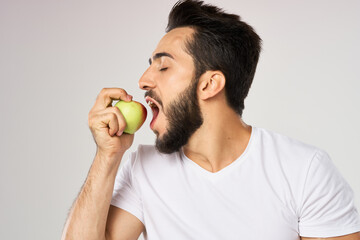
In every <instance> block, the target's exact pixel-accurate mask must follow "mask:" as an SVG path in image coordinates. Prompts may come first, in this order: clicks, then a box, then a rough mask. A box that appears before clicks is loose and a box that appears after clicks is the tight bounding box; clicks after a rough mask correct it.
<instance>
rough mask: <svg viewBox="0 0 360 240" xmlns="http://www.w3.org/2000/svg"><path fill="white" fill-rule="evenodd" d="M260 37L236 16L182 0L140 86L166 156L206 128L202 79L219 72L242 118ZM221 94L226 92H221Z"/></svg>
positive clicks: (157, 144)
mask: <svg viewBox="0 0 360 240" xmlns="http://www.w3.org/2000/svg"><path fill="white" fill-rule="evenodd" d="M260 41H261V40H260V38H259V37H258V35H257V34H256V33H255V32H254V31H253V29H252V28H251V27H250V26H248V25H247V24H246V23H244V22H242V21H240V20H239V17H238V16H236V15H230V14H226V13H224V12H223V11H222V10H220V9H218V8H216V7H214V6H210V5H205V4H203V2H201V1H179V2H178V3H177V4H175V6H174V7H173V9H172V11H171V13H170V14H169V23H168V27H167V34H166V35H165V36H164V37H163V38H162V39H161V41H160V42H159V44H158V46H157V48H156V49H155V51H154V53H153V56H152V58H150V67H149V68H148V69H147V71H146V72H145V73H144V75H143V76H142V78H141V79H140V81H139V85H140V87H141V88H142V89H144V90H147V93H146V96H148V97H147V101H150V102H153V103H154V104H151V106H152V110H153V115H154V118H153V121H152V123H151V128H152V129H153V130H154V132H155V133H156V134H157V142H156V146H157V148H158V149H159V150H160V151H161V152H166V153H170V152H174V151H177V150H179V149H180V148H181V147H182V146H183V145H185V144H186V143H187V142H188V140H189V138H190V137H191V136H192V134H193V133H194V132H195V131H196V130H197V129H198V128H199V127H200V126H201V125H202V123H203V116H202V111H201V110H200V107H199V102H198V90H199V88H200V85H201V82H199V80H200V79H203V77H204V76H206V75H209V74H207V73H209V72H215V73H216V72H217V73H219V74H217V75H221V76H222V77H223V79H224V81H223V83H224V84H223V85H221V86H222V88H225V97H226V103H227V104H228V105H229V106H230V107H231V108H232V109H233V110H234V111H235V112H236V113H238V114H239V115H240V116H241V114H242V111H243V108H244V99H245V97H246V96H247V93H248V91H249V88H250V86H251V83H252V79H253V76H254V73H255V69H256V64H257V61H258V58H259V52H260ZM220 90H221V89H220Z"/></svg>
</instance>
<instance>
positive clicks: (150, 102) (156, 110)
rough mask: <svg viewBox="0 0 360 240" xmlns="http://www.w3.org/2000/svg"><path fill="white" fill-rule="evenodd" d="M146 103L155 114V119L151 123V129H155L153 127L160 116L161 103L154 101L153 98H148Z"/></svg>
mask: <svg viewBox="0 0 360 240" xmlns="http://www.w3.org/2000/svg"><path fill="white" fill-rule="evenodd" d="M145 101H146V103H147V104H148V105H149V107H150V108H151V111H152V113H153V119H152V120H151V122H150V128H151V129H153V126H154V124H155V121H156V118H157V116H158V115H159V111H160V110H159V103H158V102H156V101H155V100H154V99H152V98H151V97H148V96H147V97H146V98H145Z"/></svg>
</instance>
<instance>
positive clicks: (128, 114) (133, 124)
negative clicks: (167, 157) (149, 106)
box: [115, 100, 147, 134]
mask: <svg viewBox="0 0 360 240" xmlns="http://www.w3.org/2000/svg"><path fill="white" fill-rule="evenodd" d="M115 107H117V108H119V110H120V112H121V114H122V115H123V116H124V118H125V121H126V128H125V130H124V133H128V134H134V133H135V132H136V131H137V130H139V129H140V127H141V126H142V125H143V123H144V122H145V120H146V116H147V111H146V108H145V107H144V105H142V104H141V103H139V102H136V101H131V102H126V101H122V100H120V101H119V102H117V103H116V104H115Z"/></svg>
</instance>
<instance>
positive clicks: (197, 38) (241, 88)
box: [166, 0, 261, 116]
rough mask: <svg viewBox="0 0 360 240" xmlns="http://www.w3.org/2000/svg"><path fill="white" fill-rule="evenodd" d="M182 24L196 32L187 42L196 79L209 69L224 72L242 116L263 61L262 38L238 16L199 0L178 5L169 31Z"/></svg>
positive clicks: (232, 100)
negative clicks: (259, 63)
mask: <svg viewBox="0 0 360 240" xmlns="http://www.w3.org/2000/svg"><path fill="white" fill-rule="evenodd" d="M178 27H191V28H193V29H194V31H195V32H194V34H193V35H192V38H191V39H189V40H188V42H187V44H186V48H187V51H188V52H189V54H190V55H191V56H192V57H193V60H194V64H195V69H196V70H195V76H196V78H195V79H199V77H200V76H201V75H202V74H203V73H205V72H206V71H208V70H219V71H221V72H222V73H223V74H224V75H225V78H226V83H225V93H226V99H227V102H228V104H229V106H230V107H231V108H232V109H234V110H235V112H237V113H238V114H239V115H240V116H241V115H242V112H243V109H244V99H245V98H246V96H247V95H248V92H249V89H250V86H251V83H252V81H253V78H254V75H255V71H256V65H257V62H258V60H259V55H260V51H261V39H260V37H259V36H258V35H257V34H256V32H255V31H254V29H253V28H252V27H251V26H249V25H248V24H246V23H245V22H243V21H241V20H240V17H239V16H238V15H234V14H227V13H225V12H224V11H223V10H222V9H220V8H218V7H216V6H212V5H209V4H204V3H203V1H198V0H185V1H178V2H177V3H176V4H175V5H174V7H173V8H172V10H171V12H170V14H169V22H168V25H167V28H166V32H169V31H171V30H172V29H174V28H178Z"/></svg>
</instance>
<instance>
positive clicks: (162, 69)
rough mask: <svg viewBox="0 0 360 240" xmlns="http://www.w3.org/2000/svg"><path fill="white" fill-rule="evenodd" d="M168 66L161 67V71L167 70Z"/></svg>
mask: <svg viewBox="0 0 360 240" xmlns="http://www.w3.org/2000/svg"><path fill="white" fill-rule="evenodd" d="M167 69H168V68H167V67H165V68H160V71H165V70H167Z"/></svg>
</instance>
